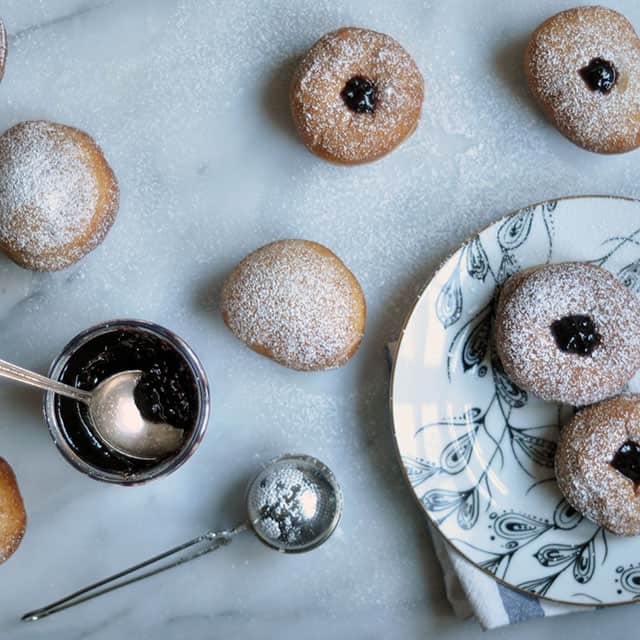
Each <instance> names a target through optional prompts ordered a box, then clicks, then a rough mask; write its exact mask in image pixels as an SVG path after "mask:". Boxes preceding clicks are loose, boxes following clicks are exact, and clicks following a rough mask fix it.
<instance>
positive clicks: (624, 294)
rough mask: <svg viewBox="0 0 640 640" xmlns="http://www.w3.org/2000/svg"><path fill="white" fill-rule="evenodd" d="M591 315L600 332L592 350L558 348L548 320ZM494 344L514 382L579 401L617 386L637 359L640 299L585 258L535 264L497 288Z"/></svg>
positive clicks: (595, 397)
mask: <svg viewBox="0 0 640 640" xmlns="http://www.w3.org/2000/svg"><path fill="white" fill-rule="evenodd" d="M578 314H584V315H588V316H591V318H592V319H593V321H594V323H595V326H596V330H597V332H598V333H599V334H600V336H601V341H600V344H599V345H598V346H597V347H596V348H595V350H594V351H593V352H592V353H591V355H588V356H583V355H578V354H574V353H566V352H563V351H561V350H560V349H559V348H558V346H557V345H556V343H555V338H554V336H553V333H552V331H551V323H552V322H554V321H556V320H559V319H561V318H563V317H565V316H570V315H578ZM496 343H497V344H496V346H497V348H498V352H499V353H500V357H501V360H502V364H503V366H504V368H505V371H506V372H507V374H508V375H509V376H510V377H511V378H512V379H513V380H514V382H516V384H518V385H520V386H522V387H523V388H525V389H528V390H530V391H532V392H533V393H535V394H536V395H538V396H540V397H541V398H543V399H545V400H550V401H560V402H565V403H568V404H574V405H585V404H589V403H591V402H596V401H598V400H602V399H603V398H606V397H608V396H610V395H612V394H614V393H616V392H617V391H619V390H620V389H621V388H622V387H623V386H624V385H625V384H626V383H627V381H628V380H629V379H630V378H631V376H632V375H633V374H634V373H635V371H636V370H637V369H638V367H640V302H639V301H638V299H637V298H636V297H635V295H634V294H633V293H632V292H631V291H629V290H628V289H627V288H626V287H624V285H623V284H622V283H621V282H619V281H618V280H616V279H615V277H614V276H613V275H612V274H610V273H609V272H608V271H606V270H604V269H602V268H600V267H597V266H595V265H593V264H588V263H577V262H565V263H558V264H551V265H545V266H543V267H534V268H532V269H529V270H526V271H524V272H520V273H519V274H516V275H515V276H513V277H512V279H511V280H508V281H507V283H506V284H505V286H504V289H503V291H502V293H501V295H500V300H499V303H498V312H497V320H496Z"/></svg>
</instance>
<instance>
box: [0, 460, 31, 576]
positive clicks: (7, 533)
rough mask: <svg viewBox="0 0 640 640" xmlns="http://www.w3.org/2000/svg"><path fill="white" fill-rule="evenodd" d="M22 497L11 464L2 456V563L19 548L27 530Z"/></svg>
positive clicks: (0, 546) (0, 513)
mask: <svg viewBox="0 0 640 640" xmlns="http://www.w3.org/2000/svg"><path fill="white" fill-rule="evenodd" d="M25 522H26V516H25V513H24V506H23V504H22V497H21V496H20V491H19V489H18V485H17V483H16V479H15V476H14V474H13V471H12V469H11V467H10V466H9V464H8V463H7V462H6V461H5V460H3V459H2V458H0V564H2V563H3V562H4V561H5V560H7V559H8V558H9V556H11V555H12V554H13V552H14V551H15V550H16V549H17V548H18V545H19V544H20V541H21V540H22V536H23V535H24V530H25Z"/></svg>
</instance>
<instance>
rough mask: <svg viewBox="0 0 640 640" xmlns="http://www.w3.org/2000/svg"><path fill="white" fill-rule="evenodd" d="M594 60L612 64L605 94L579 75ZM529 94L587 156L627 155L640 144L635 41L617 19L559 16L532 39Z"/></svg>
mask: <svg viewBox="0 0 640 640" xmlns="http://www.w3.org/2000/svg"><path fill="white" fill-rule="evenodd" d="M594 58H602V59H604V60H607V61H608V62H611V63H613V65H614V66H615V68H616V71H617V75H618V79H617V82H616V84H615V85H614V87H613V89H612V90H611V91H610V93H608V94H602V93H600V92H598V91H593V90H592V89H590V88H589V86H588V85H587V83H586V82H585V81H584V80H583V78H582V77H581V75H580V69H582V68H584V67H586V66H587V65H588V64H589V62H590V61H591V60H593V59H594ZM527 72H528V74H529V81H530V85H531V89H532V91H533V93H534V94H535V95H536V97H537V98H538V100H540V102H541V103H542V104H543V106H544V107H545V108H546V109H548V110H549V111H550V115H551V116H552V117H553V119H554V121H555V122H556V124H557V126H558V127H559V128H560V130H561V131H562V132H563V133H564V134H565V135H567V136H568V137H569V138H571V139H572V140H573V141H574V142H576V144H578V145H580V146H581V147H585V148H587V149H590V150H592V151H598V152H601V153H612V152H620V151H629V150H631V149H633V148H635V147H636V146H637V145H638V143H639V142H640V39H638V36H637V35H636V32H635V31H634V29H633V27H632V25H631V24H630V23H629V21H628V20H627V19H626V18H625V17H624V16H623V15H621V14H619V13H617V12H616V11H612V10H611V9H607V8H605V7H580V8H577V9H571V10H569V11H563V12H562V13H559V14H558V15H556V16H554V17H553V18H551V19H550V20H548V21H547V22H545V23H543V24H542V25H541V26H540V27H539V28H538V29H537V30H536V32H535V33H534V34H533V36H532V39H531V42H530V44H529V47H528V51H527Z"/></svg>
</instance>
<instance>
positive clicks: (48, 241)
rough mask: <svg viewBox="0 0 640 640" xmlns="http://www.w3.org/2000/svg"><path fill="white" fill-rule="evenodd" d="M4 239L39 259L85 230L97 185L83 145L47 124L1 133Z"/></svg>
mask: <svg viewBox="0 0 640 640" xmlns="http://www.w3.org/2000/svg"><path fill="white" fill-rule="evenodd" d="M0 159H1V164H0V242H1V243H2V244H3V245H5V246H7V247H10V248H11V249H13V250H16V251H20V252H24V253H27V254H29V255H30V256H32V257H33V259H34V261H36V262H37V257H38V255H39V254H50V253H52V252H56V251H59V250H62V249H64V248H65V247H66V246H67V245H69V244H70V243H72V242H73V241H74V240H75V239H76V238H77V237H78V236H81V235H82V234H83V233H84V232H86V230H87V228H88V227H89V225H90V224H91V222H92V218H93V216H94V215H95V212H96V206H97V202H98V189H97V184H96V178H95V175H94V173H93V171H92V169H91V165H90V164H89V158H87V156H86V152H85V151H84V150H83V149H82V148H81V147H80V145H79V144H78V143H77V142H76V141H74V140H72V139H69V138H68V136H66V135H64V134H63V133H62V132H61V131H60V130H59V129H57V128H56V127H54V126H52V125H51V124H50V123H48V122H44V121H33V122H26V123H21V124H20V125H17V126H16V127H15V128H13V129H10V130H9V131H7V132H6V133H5V134H4V135H3V136H1V137H0Z"/></svg>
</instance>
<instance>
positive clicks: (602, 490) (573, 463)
mask: <svg viewBox="0 0 640 640" xmlns="http://www.w3.org/2000/svg"><path fill="white" fill-rule="evenodd" d="M627 440H632V441H635V442H640V396H639V395H635V394H624V395H621V396H618V397H616V398H614V399H612V400H608V401H606V402H601V403H600V404H597V405H593V406H591V407H588V408H586V409H584V410H583V411H580V412H579V413H578V414H577V415H576V416H574V417H573V419H572V420H571V421H570V422H569V423H568V424H567V425H566V426H565V427H563V429H562V431H561V434H560V440H559V442H558V452H557V454H556V475H557V479H558V485H559V487H560V490H561V491H562V493H563V494H564V496H565V498H566V499H567V501H568V502H569V504H570V505H571V506H572V507H574V508H575V509H576V510H577V511H579V512H580V513H582V514H583V515H585V516H586V517H587V518H589V519H591V520H594V521H595V522H597V523H598V524H601V525H603V526H604V527H606V528H607V529H609V530H610V531H613V532H614V533H618V534H620V535H638V534H640V495H639V494H638V493H636V491H635V486H634V483H633V481H632V480H630V479H629V478H627V477H626V476H624V475H623V474H621V473H620V472H619V471H617V470H616V469H614V468H613V467H612V466H611V461H612V459H613V457H614V456H615V454H616V452H617V451H618V449H619V448H620V447H621V446H622V445H623V444H624V443H625V442H626V441H627Z"/></svg>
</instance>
